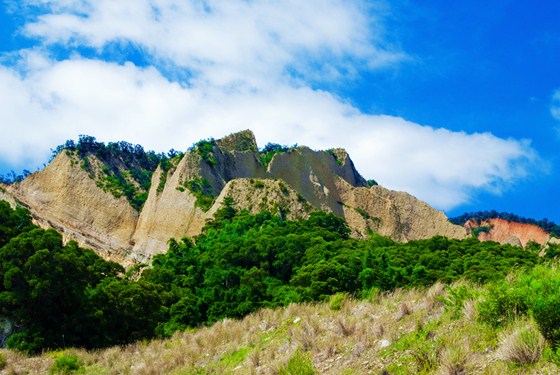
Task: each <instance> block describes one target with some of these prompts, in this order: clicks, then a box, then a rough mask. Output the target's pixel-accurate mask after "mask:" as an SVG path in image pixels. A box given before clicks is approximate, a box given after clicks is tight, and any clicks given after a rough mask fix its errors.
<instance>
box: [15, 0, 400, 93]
mask: <svg viewBox="0 0 560 375" xmlns="http://www.w3.org/2000/svg"><path fill="white" fill-rule="evenodd" d="M48 3H49V4H50V7H51V13H49V14H45V15H41V16H39V17H38V18H37V20H36V21H35V22H32V23H29V24H28V25H27V26H26V27H25V32H26V33H27V35H29V36H32V37H37V38H41V39H42V40H44V41H45V42H46V43H47V44H56V43H64V44H69V43H70V44H75V45H88V46H91V47H95V48H99V49H101V48H103V47H104V46H106V45H107V44H108V43H111V42H127V43H134V44H136V45H139V46H142V47H143V48H145V49H146V50H147V51H149V52H150V53H151V54H152V55H153V56H155V57H156V58H157V59H163V60H166V61H171V62H172V63H173V64H174V65H175V66H178V67H182V68H187V69H188V70H189V71H191V72H192V73H193V74H194V76H195V78H196V79H198V80H202V81H204V82H205V83H206V84H213V85H219V86H229V85H237V84H240V83H243V84H248V85H251V86H257V87H260V86H261V85H262V84H263V83H268V82H270V81H271V80H275V79H286V78H289V77H292V75H293V73H294V72H296V73H297V75H301V76H303V77H304V78H306V79H321V80H324V79H337V78H340V76H341V75H342V74H349V73H351V72H352V71H353V70H354V69H355V68H356V65H365V66H368V67H370V68H374V67H379V66H385V65H387V64H389V63H394V62H397V61H399V60H400V59H401V58H402V57H403V54H402V53H399V52H395V51H391V49H390V48H389V47H388V46H385V45H384V42H383V38H382V36H383V33H384V32H383V27H382V23H381V21H380V20H379V19H378V17H376V16H375V13H372V12H368V7H370V8H371V7H372V5H369V6H368V5H367V2H361V1H356V2H346V1H341V0H309V1H304V2H302V1H298V0H285V1H267V0H265V1H231V0H214V1H194V0H193V1H177V0H151V1H150V0H128V1H127V0H122V1H118V2H116V1H113V0H96V1H91V2H86V3H87V6H84V5H83V4H84V2H82V1H67V0H65V1H60V0H59V1H49V2H48ZM287 73H290V74H287Z"/></svg>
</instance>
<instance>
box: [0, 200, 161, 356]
mask: <svg viewBox="0 0 560 375" xmlns="http://www.w3.org/2000/svg"><path fill="white" fill-rule="evenodd" d="M0 213H1V214H2V215H3V216H4V218H5V219H6V222H4V223H3V224H4V226H5V227H7V229H4V230H3V233H2V240H3V246H2V247H1V248H0V316H2V317H4V318H6V319H8V320H10V321H12V322H14V326H15V327H19V330H18V331H17V332H16V333H14V334H12V335H11V336H10V337H9V338H8V340H7V343H6V344H7V346H8V347H10V348H13V349H17V350H20V351H24V352H38V351H40V350H43V349H46V348H51V349H54V348H62V347H66V346H78V347H89V348H92V347H100V346H108V345H115V344H126V343H129V342H131V341H133V340H136V339H141V338H145V337H153V335H154V333H155V329H156V327H157V324H158V322H159V321H160V320H161V319H162V313H163V305H164V303H163V300H164V299H165V298H166V293H164V292H163V291H162V289H161V287H159V286H155V285H151V284H148V283H145V282H132V281H129V280H126V279H121V275H122V274H123V272H124V270H123V268H122V267H121V266H120V265H118V264H116V263H112V262H107V261H105V260H103V259H101V258H100V257H99V256H98V255H97V254H95V253H94V252H93V251H91V250H86V249H82V248H80V247H78V245H77V244H76V243H75V242H73V241H70V242H68V243H67V244H66V245H63V243H62V238H61V236H60V234H58V233H57V232H56V231H55V230H53V229H50V230H43V229H40V228H37V227H35V226H33V225H31V224H30V223H29V218H28V214H27V213H26V212H24V211H22V210H21V209H19V210H11V209H10V208H9V206H8V207H7V206H6V205H5V204H3V202H0ZM8 224H9V225H8Z"/></svg>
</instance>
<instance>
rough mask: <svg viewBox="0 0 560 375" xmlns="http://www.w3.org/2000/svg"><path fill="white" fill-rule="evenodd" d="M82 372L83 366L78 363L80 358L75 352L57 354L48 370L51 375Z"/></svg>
mask: <svg viewBox="0 0 560 375" xmlns="http://www.w3.org/2000/svg"><path fill="white" fill-rule="evenodd" d="M82 372H84V367H83V366H82V365H81V363H80V359H79V358H78V356H77V355H75V354H63V355H60V356H58V357H57V358H56V359H55V361H54V363H53V365H52V367H51V369H50V371H49V374H51V375H59V374H60V375H67V374H76V373H82Z"/></svg>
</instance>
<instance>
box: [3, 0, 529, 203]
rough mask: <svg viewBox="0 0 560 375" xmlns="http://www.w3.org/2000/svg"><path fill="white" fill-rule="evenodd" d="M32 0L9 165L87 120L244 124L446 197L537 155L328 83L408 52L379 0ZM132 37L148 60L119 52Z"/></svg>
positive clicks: (385, 181) (82, 130) (36, 155)
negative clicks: (395, 111) (362, 105)
mask: <svg viewBox="0 0 560 375" xmlns="http://www.w3.org/2000/svg"><path fill="white" fill-rule="evenodd" d="M25 3H26V5H27V6H28V7H31V8H25V9H35V13H33V12H32V13H30V14H28V15H27V17H28V22H27V23H25V24H24V25H23V26H22V32H23V33H24V34H25V35H27V36H28V37H29V38H32V39H33V40H35V41H37V42H36V46H35V47H34V48H32V49H30V50H21V51H17V57H16V58H13V56H12V58H11V59H9V61H11V63H9V64H8V63H4V64H3V65H1V66H0V100H2V103H3V106H4V108H5V109H4V110H2V111H0V123H2V124H6V125H7V126H6V127H5V130H3V133H4V134H3V137H2V138H1V140H0V158H1V159H2V161H4V162H5V163H11V165H14V166H24V167H25V166H26V165H27V166H29V164H31V165H33V164H37V163H39V162H42V161H43V160H45V159H46V157H47V156H48V150H49V148H51V147H54V146H56V145H57V144H60V143H62V142H64V141H65V140H66V139H68V138H76V137H77V135H78V134H91V135H94V136H96V137H97V138H98V139H99V140H103V141H116V140H127V141H129V142H133V143H139V144H142V145H143V146H145V147H147V148H151V149H156V150H159V151H162V150H167V149H169V148H175V149H183V150H184V149H186V148H187V147H189V146H190V145H191V144H192V143H193V142H195V141H197V140H199V139H201V138H207V137H211V136H212V137H221V136H224V135H226V134H229V133H231V132H234V131H238V130H242V129H251V130H253V131H254V132H255V134H256V136H257V140H258V141H259V143H260V144H261V146H262V145H264V143H266V142H269V141H271V142H276V143H283V144H293V143H299V144H305V145H308V146H310V147H312V148H316V149H319V148H330V147H338V146H341V147H345V148H346V149H348V151H349V152H350V154H351V156H352V158H353V160H354V161H355V164H356V166H357V168H358V169H359V171H360V172H361V173H362V174H363V175H364V176H365V177H366V178H374V179H376V180H377V181H378V182H380V183H381V184H382V185H384V186H386V187H389V188H392V189H396V190H404V191H408V192H410V193H412V194H414V195H416V196H418V197H419V198H421V199H424V200H426V201H428V202H429V203H431V204H432V205H435V206H436V207H438V208H441V209H450V208H453V207H456V206H457V205H460V204H462V203H465V202H467V201H469V200H470V199H471V198H472V197H473V194H476V193H477V192H480V191H493V192H497V193H499V192H500V191H501V190H502V189H503V188H505V187H507V186H510V185H511V184H512V183H515V182H516V181H517V180H519V179H521V178H523V177H525V176H526V175H527V174H528V170H529V168H530V166H531V165H533V163H534V162H535V160H536V159H537V158H538V156H537V155H536V154H535V152H534V150H533V149H532V148H531V146H530V144H529V143H528V142H527V141H523V140H514V139H501V138H498V137H496V136H494V135H492V134H489V133H483V134H467V133H464V132H452V131H449V130H446V129H436V128H432V127H429V126H422V125H419V124H415V123H412V122H409V121H406V120H405V119H402V118H398V117H393V116H382V115H371V114H367V113H364V112H363V111H361V110H360V109H359V108H357V107H355V106H353V105H351V104H350V103H349V102H347V101H346V100H345V99H344V98H340V97H338V96H337V95H335V94H334V93H332V92H329V91H327V89H326V88H325V87H330V85H332V84H335V85H336V84H343V83H344V82H345V81H347V80H349V79H360V78H359V74H360V72H364V71H367V70H371V69H387V68H388V67H390V66H391V65H393V64H399V63H403V61H405V60H406V59H407V56H406V53H405V52H403V51H399V50H398V49H397V48H395V47H394V46H392V45H391V44H390V43H388V42H387V40H388V38H387V37H386V36H387V30H385V28H384V25H383V14H385V12H387V8H386V7H385V6H384V5H383V3H375V4H373V5H372V3H371V2H363V3H362V2H359V1H357V2H354V3H352V4H349V3H348V2H343V1H338V0H328V1H307V2H304V3H301V2H296V1H283V2H275V1H266V0H262V1H231V0H227V1H225V0H224V1H194V0H193V1H174V0H152V1H147V0H130V1H119V2H114V1H105V0H98V1H95V2H93V1H91V2H87V1H74V0H56V1H55V0H51V1H49V0H41V1H39V0H28V1H26V2H25ZM38 4H39V5H41V6H40V7H39V8H34V6H35V5H38ZM21 9H23V8H21ZM131 48H133V49H134V50H135V51H138V50H140V51H142V54H143V63H139V62H138V61H134V59H132V58H130V59H129V60H131V61H128V62H124V63H123V62H122V61H120V60H121V59H120V58H118V56H125V57H126V56H127V54H128V53H129V51H130V49H131ZM91 50H93V51H94V52H93V53H92V52H91ZM61 55H64V57H60V56H61ZM86 56H87V57H86ZM124 60H127V59H126V58H125V59H124ZM5 61H8V60H5ZM321 88H322V89H321Z"/></svg>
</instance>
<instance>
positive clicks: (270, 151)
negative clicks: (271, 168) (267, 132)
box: [260, 143, 295, 168]
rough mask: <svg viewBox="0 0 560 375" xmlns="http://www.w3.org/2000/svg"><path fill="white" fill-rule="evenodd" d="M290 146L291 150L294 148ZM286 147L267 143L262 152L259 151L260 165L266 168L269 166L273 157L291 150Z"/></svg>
mask: <svg viewBox="0 0 560 375" xmlns="http://www.w3.org/2000/svg"><path fill="white" fill-rule="evenodd" d="M294 147H295V146H292V147H291V148H294ZM291 148H290V147H288V146H282V145H279V144H277V143H267V144H266V145H265V146H264V148H263V149H262V150H260V156H261V163H262V165H263V166H264V167H265V168H266V167H268V165H269V164H270V161H271V160H272V158H273V157H274V155H276V154H278V153H282V152H288V151H290V149H291Z"/></svg>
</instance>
